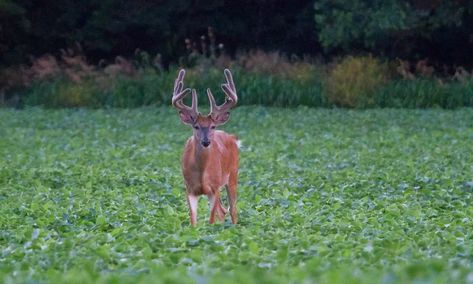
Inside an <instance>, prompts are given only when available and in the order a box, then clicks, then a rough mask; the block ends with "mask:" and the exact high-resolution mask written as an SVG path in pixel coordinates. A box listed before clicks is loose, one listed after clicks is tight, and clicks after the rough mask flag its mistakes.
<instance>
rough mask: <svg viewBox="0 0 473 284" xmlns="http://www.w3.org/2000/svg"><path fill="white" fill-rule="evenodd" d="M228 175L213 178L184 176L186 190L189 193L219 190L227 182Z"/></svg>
mask: <svg viewBox="0 0 473 284" xmlns="http://www.w3.org/2000/svg"><path fill="white" fill-rule="evenodd" d="M228 178H229V175H225V176H223V177H219V178H215V177H209V176H204V177H194V178H192V177H189V178H186V184H187V190H188V191H189V193H192V194H195V195H202V194H205V195H209V194H212V193H214V192H215V191H218V190H220V188H221V187H223V186H224V185H226V184H227V183H228Z"/></svg>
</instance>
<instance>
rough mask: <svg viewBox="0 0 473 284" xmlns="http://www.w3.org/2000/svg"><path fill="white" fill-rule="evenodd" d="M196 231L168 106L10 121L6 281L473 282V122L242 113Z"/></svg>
mask: <svg viewBox="0 0 473 284" xmlns="http://www.w3.org/2000/svg"><path fill="white" fill-rule="evenodd" d="M223 128H224V130H226V131H228V132H231V133H235V134H237V135H238V136H239V137H240V138H241V139H242V141H243V145H244V147H243V148H242V151H241V166H240V179H239V203H238V206H239V223H238V224H237V225H236V226H233V225H231V224H230V222H229V220H228V219H229V218H228V217H227V222H226V223H225V224H223V225H222V224H217V225H208V224H207V218H208V210H207V204H206V200H204V199H201V202H200V207H199V224H198V227H197V228H191V227H190V226H189V220H188V211H187V204H186V202H185V195H184V187H183V180H182V177H181V173H180V162H179V161H180V156H181V152H182V148H183V145H184V141H185V140H186V139H187V137H188V136H189V135H190V133H191V131H190V129H188V128H187V127H186V126H184V125H181V124H180V122H179V120H178V116H177V114H176V112H175V111H174V110H171V109H170V108H164V107H162V108H141V109H133V110H116V109H113V110H42V109H26V110H13V109H0V157H1V159H0V282H6V283H17V282H21V283H23V282H26V283H49V282H53V283H90V282H106V283H110V282H111V283H118V282H129V283H138V282H140V281H141V282H145V283H160V282H164V283H208V282H209V283H222V282H223V283H252V282H253V283H288V282H295V283H371V282H372V283H409V282H416V283H446V282H451V283H462V282H466V283H472V282H473V229H472V228H473V206H472V201H473V200H472V195H473V110H472V109H459V110H455V111H447V110H390V109H380V110H365V111H359V110H358V111H350V110H330V109H309V108H298V109H278V108H263V107H239V108H237V109H235V110H234V111H233V113H232V118H231V120H230V122H229V123H228V124H227V125H225V126H224V127H223Z"/></svg>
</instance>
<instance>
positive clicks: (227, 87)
mask: <svg viewBox="0 0 473 284" xmlns="http://www.w3.org/2000/svg"><path fill="white" fill-rule="evenodd" d="M224 73H225V78H226V79H227V83H226V84H222V90H223V91H224V92H225V94H226V95H227V96H228V97H229V98H230V99H231V100H232V101H234V102H235V104H236V102H237V101H238V96H237V93H236V88H235V83H234V82H233V76H232V72H230V70H228V69H225V71H224Z"/></svg>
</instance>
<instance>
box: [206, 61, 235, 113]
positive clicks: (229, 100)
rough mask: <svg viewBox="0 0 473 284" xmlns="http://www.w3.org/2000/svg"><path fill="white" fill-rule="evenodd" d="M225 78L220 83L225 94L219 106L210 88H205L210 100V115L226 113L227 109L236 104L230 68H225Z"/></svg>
mask: <svg viewBox="0 0 473 284" xmlns="http://www.w3.org/2000/svg"><path fill="white" fill-rule="evenodd" d="M224 73H225V78H226V79H227V82H226V83H225V84H222V90H223V92H224V93H225V94H226V97H225V102H224V103H223V104H221V105H220V106H217V104H216V103H215V98H214V96H213V95H212V92H211V91H210V89H207V95H208V96H209V101H210V115H211V116H212V117H218V116H219V115H220V114H228V111H229V110H230V109H231V108H232V107H234V106H235V105H236V104H237V101H238V96H237V93H236V89H235V83H233V77H232V73H231V72H230V70H228V69H225V71H224Z"/></svg>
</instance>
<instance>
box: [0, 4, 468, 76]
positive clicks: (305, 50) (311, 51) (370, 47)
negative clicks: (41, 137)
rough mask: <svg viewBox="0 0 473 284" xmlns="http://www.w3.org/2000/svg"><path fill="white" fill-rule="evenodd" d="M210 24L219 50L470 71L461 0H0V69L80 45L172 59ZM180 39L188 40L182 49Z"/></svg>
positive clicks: (104, 52)
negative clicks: (360, 58)
mask: <svg viewBox="0 0 473 284" xmlns="http://www.w3.org/2000/svg"><path fill="white" fill-rule="evenodd" d="M209 27H212V30H213V33H214V34H215V38H216V40H217V43H218V44H220V43H221V44H222V45H221V46H222V50H224V52H226V53H227V54H230V55H233V54H235V52H237V51H239V50H243V51H245V50H250V49H262V50H278V51H281V52H283V53H287V54H296V55H304V54H308V55H312V56H319V57H321V58H323V59H324V58H329V57H331V56H336V55H345V54H353V53H371V54H374V55H376V56H381V57H386V58H391V59H392V58H402V59H407V60H421V59H425V58H428V59H429V60H431V62H432V63H433V64H437V65H439V66H442V65H448V66H460V65H461V66H466V67H471V66H472V65H473V57H472V56H471V55H470V54H471V50H472V48H473V1H469V0H450V1H442V0H353V1H344V0H316V1H314V0H292V1H285V0H258V1H254V0H239V1H230V0H209V1H197V0H173V1H162V0H161V1H149V0H138V1H124V0H103V1H93V0H81V1H75V0H62V1H52V0H40V1H32V0H1V1H0V64H1V65H2V66H8V65H12V64H18V63H26V62H28V60H29V59H30V58H31V57H37V56H40V55H42V54H45V53H55V52H59V50H60V49H63V48H67V47H70V46H73V45H75V44H76V43H79V44H80V45H81V47H82V49H83V52H84V54H85V55H86V56H87V58H89V59H90V60H91V61H93V62H99V60H101V59H106V60H107V59H113V58H115V57H116V56H118V55H123V56H129V55H131V54H133V53H134V52H135V51H136V49H138V48H139V49H140V50H145V51H147V52H149V53H150V54H160V55H161V57H162V60H163V61H164V65H168V64H169V63H175V62H177V60H178V58H179V57H181V56H184V55H185V54H186V52H189V45H195V48H197V49H199V48H201V44H200V43H201V42H202V41H204V40H205V39H203V38H201V37H202V36H207V34H208V28H209ZM186 39H187V43H186Z"/></svg>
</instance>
